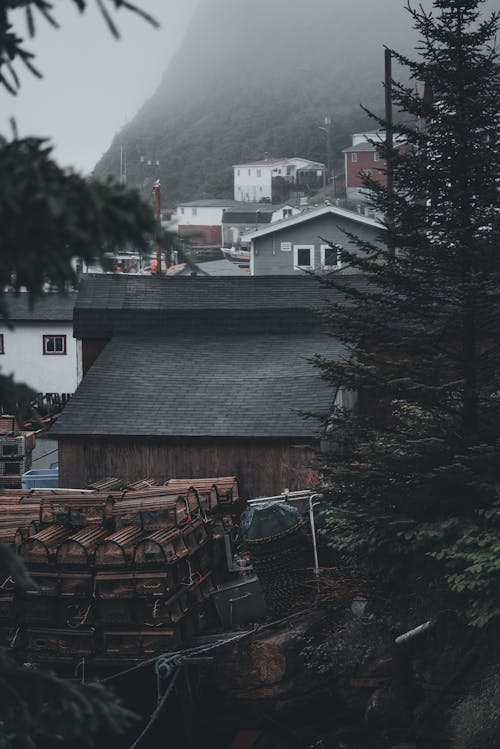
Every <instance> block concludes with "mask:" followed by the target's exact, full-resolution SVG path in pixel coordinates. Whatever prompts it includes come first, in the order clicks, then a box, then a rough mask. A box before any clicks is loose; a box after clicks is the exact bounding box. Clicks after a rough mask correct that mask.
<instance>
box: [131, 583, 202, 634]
mask: <svg viewBox="0 0 500 749" xmlns="http://www.w3.org/2000/svg"><path fill="white" fill-rule="evenodd" d="M134 607H135V618H136V621H137V622H141V623H143V624H146V625H148V626H150V627H156V626H163V625H167V626H170V625H172V626H173V625H175V624H177V623H178V622H180V621H181V619H182V618H183V617H184V616H185V615H186V613H187V612H188V611H189V601H188V595H187V592H186V591H180V592H179V593H176V594H175V595H173V596H171V597H170V598H161V597H158V598H148V599H136V600H135V602H134Z"/></svg>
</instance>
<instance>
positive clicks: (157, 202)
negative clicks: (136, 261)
mask: <svg viewBox="0 0 500 749" xmlns="http://www.w3.org/2000/svg"><path fill="white" fill-rule="evenodd" d="M153 192H154V198H155V219H156V221H157V223H158V228H159V227H160V226H161V187H160V180H159V179H158V180H157V181H156V182H155V183H154V186H153ZM156 272H157V273H161V247H160V243H159V242H157V243H156Z"/></svg>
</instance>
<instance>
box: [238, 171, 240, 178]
mask: <svg viewBox="0 0 500 749" xmlns="http://www.w3.org/2000/svg"><path fill="white" fill-rule="evenodd" d="M239 176H240V170H239V169H238V177H239Z"/></svg>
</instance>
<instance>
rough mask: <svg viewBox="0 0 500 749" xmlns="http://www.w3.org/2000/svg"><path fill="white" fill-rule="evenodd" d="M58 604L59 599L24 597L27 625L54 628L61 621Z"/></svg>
mask: <svg viewBox="0 0 500 749" xmlns="http://www.w3.org/2000/svg"><path fill="white" fill-rule="evenodd" d="M58 604H59V599H58V598H53V597H45V596H37V595H34V596H33V595H29V594H26V595H25V596H24V597H23V606H22V609H23V619H24V621H25V622H26V623H27V624H45V625H47V626H50V625H52V626H53V625H54V624H56V623H58V621H59V619H58V616H57V612H58Z"/></svg>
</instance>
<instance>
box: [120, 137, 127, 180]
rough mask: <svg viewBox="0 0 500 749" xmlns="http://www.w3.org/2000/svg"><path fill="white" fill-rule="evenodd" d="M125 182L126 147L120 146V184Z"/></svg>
mask: <svg viewBox="0 0 500 749" xmlns="http://www.w3.org/2000/svg"><path fill="white" fill-rule="evenodd" d="M126 184H127V149H126V147H124V146H120V185H126Z"/></svg>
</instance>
